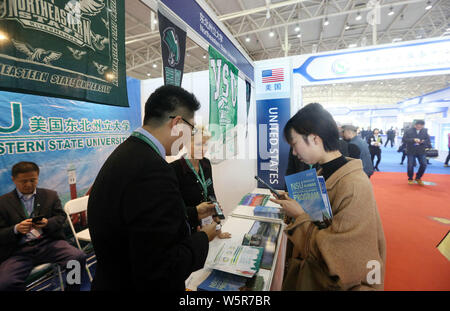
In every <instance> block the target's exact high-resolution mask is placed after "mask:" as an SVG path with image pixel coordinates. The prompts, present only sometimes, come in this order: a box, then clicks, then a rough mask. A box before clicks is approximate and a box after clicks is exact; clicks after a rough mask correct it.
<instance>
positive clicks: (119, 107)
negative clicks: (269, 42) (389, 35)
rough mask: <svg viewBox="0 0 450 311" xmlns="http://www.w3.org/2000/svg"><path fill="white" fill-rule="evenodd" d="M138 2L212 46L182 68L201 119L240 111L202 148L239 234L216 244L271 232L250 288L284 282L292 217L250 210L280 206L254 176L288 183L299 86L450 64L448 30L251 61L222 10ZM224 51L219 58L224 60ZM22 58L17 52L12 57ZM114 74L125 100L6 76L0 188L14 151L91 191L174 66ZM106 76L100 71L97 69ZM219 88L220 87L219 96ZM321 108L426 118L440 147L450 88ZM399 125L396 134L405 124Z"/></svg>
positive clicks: (7, 185)
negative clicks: (144, 75)
mask: <svg viewBox="0 0 450 311" xmlns="http://www.w3.org/2000/svg"><path fill="white" fill-rule="evenodd" d="M142 2H143V3H145V4H146V5H148V6H149V7H150V8H151V9H152V10H153V11H154V12H161V13H162V14H164V16H166V18H167V19H169V20H170V21H171V22H172V23H174V24H176V25H177V26H179V27H180V28H182V29H183V30H184V31H185V32H186V35H187V37H189V38H190V39H191V40H193V41H194V42H195V43H196V44H198V45H199V46H200V47H202V48H203V49H204V50H205V51H208V53H209V58H208V59H205V60H204V61H205V63H206V62H208V64H209V70H208V71H200V72H191V73H184V74H183V73H181V77H182V80H181V86H182V87H183V88H184V89H186V90H188V91H189V92H192V93H193V94H194V95H195V96H196V97H197V99H198V100H199V102H200V103H201V108H200V110H199V111H198V112H197V114H196V116H195V122H196V124H198V125H203V126H206V127H211V126H212V124H218V123H219V121H218V120H219V119H220V116H222V113H224V112H223V111H228V112H229V111H232V112H231V114H233V116H232V117H230V118H226V119H227V120H228V121H227V122H226V124H225V125H224V124H223V123H222V122H221V121H220V124H221V126H222V127H223V132H222V134H223V135H224V136H220V138H219V139H218V140H219V142H220V144H219V150H218V149H215V150H210V151H209V153H207V154H206V157H208V158H210V160H211V163H212V167H213V180H214V189H215V193H216V196H217V199H218V201H219V202H220V204H221V207H222V208H223V211H224V214H225V217H226V218H225V220H223V224H222V231H224V232H230V233H231V235H232V237H231V239H229V240H227V241H225V240H220V239H218V238H216V239H215V240H214V241H212V242H211V243H210V253H211V254H216V253H217V252H219V250H220V248H221V247H223V244H224V243H231V244H233V243H234V244H242V242H243V241H244V240H245V238H246V236H247V235H248V234H250V235H252V234H257V233H258V234H260V235H261V234H262V236H263V237H265V239H264V242H263V244H260V245H261V246H263V247H264V252H265V253H264V254H266V253H267V255H263V256H266V258H269V259H268V261H267V262H265V266H264V267H261V268H260V269H259V271H258V272H257V273H256V274H255V275H252V276H254V277H255V278H254V280H256V281H255V282H256V283H257V284H256V285H255V284H253V285H252V286H250V288H251V289H253V290H280V289H281V284H282V281H283V273H284V262H285V259H286V258H285V248H286V235H285V234H284V233H283V229H284V227H285V224H284V222H283V221H282V219H281V218H280V217H279V216H273V215H272V216H260V215H258V214H256V213H255V212H254V207H255V206H256V205H258V206H259V205H263V206H266V207H274V208H277V207H278V206H277V205H276V204H273V203H271V202H270V201H268V197H269V196H270V191H269V190H268V189H266V187H265V186H264V185H263V184H262V183H261V182H257V181H256V180H255V178H254V176H258V177H260V178H261V179H262V180H263V181H265V182H266V183H268V184H270V185H271V186H273V187H274V188H275V189H280V190H284V189H285V187H286V184H285V178H284V177H285V172H286V169H287V159H288V156H289V145H288V144H287V142H286V141H285V139H284V137H283V127H284V125H285V123H286V122H287V121H288V120H289V118H290V117H291V116H292V115H294V114H295V113H296V112H297V111H298V110H299V109H300V108H301V107H302V106H303V105H305V104H307V103H308V102H309V100H310V99H311V97H306V98H305V97H304V94H303V93H307V92H308V91H307V88H311V87H315V86H324V85H330V87H331V88H332V87H333V86H336V87H337V86H339V85H341V84H352V83H355V84H358V83H367V84H368V85H369V87H370V85H371V83H374V82H375V81H376V82H379V81H390V80H392V81H394V80H395V79H405V78H415V77H425V76H435V75H448V74H450V38H448V37H442V38H437V39H426V40H417V41H412V42H402V43H395V44H388V45H382V46H371V47H362V48H356V49H345V50H339V51H333V52H324V53H317V54H310V55H298V56H292V57H286V58H280V59H270V60H265V61H258V62H253V61H252V60H251V59H250V57H249V56H248V55H247V54H246V53H245V51H243V50H242V48H241V47H240V46H239V44H238V43H237V42H236V40H235V39H234V38H233V37H232V35H231V34H230V33H229V31H227V30H226V28H225V27H224V26H223V24H222V23H221V22H220V21H218V20H217V18H216V17H215V15H214V14H211V12H209V9H208V8H207V7H205V6H202V5H199V3H198V1H194V0H189V1H188V0H184V1H182V3H180V1H175V0H163V1H160V2H159V4H158V3H157V2H156V1H152V0H143V1H142ZM118 23H119V28H120V26H122V27H124V25H123V24H122V25H121V24H120V19H119V21H118ZM116 27H117V25H116ZM122 36H123V34H122ZM116 39H117V38H116ZM73 40H74V41H75V40H76V38H74V39H73ZM111 42H113V40H112V39H111ZM0 44H1V43H0ZM119 45H120V44H119ZM97 50H100V49H97ZM97 52H98V51H97ZM121 53H123V51H121ZM183 53H184V51H183ZM8 59H10V58H8V57H5V55H3V54H2V53H1V51H0V62H2V61H3V62H5V64H6V60H8ZM219 59H220V60H221V62H220V64H219V62H218V61H217V60H219ZM15 61H18V62H20V61H19V60H17V59H16V60H15ZM72 61H73V60H72ZM23 63H27V62H25V61H23ZM224 65H226V67H225V66H224ZM1 66H3V67H1ZM116 66H118V65H117V64H116ZM110 67H112V68H115V65H114V64H111V65H110ZM119 67H120V66H119ZM224 68H226V69H224ZM47 69H48V68H47ZM6 70H7V69H6V65H4V64H3V63H0V78H3V77H6V76H8V77H12V74H11V73H9V74H7V73H6ZM52 70H53V68H52ZM217 71H218V73H217ZM96 72H97V71H96ZM94 74H95V72H94V73H92V72H91V73H89V75H94ZM112 74H113V75H116V77H115V78H117V77H118V76H121V77H122V78H125V79H124V80H123V81H120V79H115V78H112V80H114V83H115V84H116V86H117V85H119V86H120V85H121V86H122V87H125V88H126V90H127V92H126V93H127V98H128V99H127V101H128V104H129V105H126V104H125V103H123V102H121V103H116V104H114V103H112V102H108V101H110V100H112V99H111V98H118V97H120V96H123V94H120V95H117V94H118V93H110V94H109V98H106V99H99V97H95V96H94V97H89V96H86V95H83V92H82V91H80V93H79V98H73V97H71V98H68V97H70V96H69V95H68V93H70V91H69V92H67V90H66V94H62V96H58V98H56V97H53V96H55V92H58V90H49V91H48V92H43V93H45V94H44V95H47V96H48V97H47V96H42V95H38V93H39V89H36V90H35V91H34V92H31V93H30V92H25V91H24V90H23V89H18V88H17V87H16V85H12V84H11V85H10V89H11V91H8V89H7V87H6V86H4V85H2V89H1V91H0V164H1V165H0V194H4V193H7V192H10V191H12V190H13V189H14V185H13V184H12V183H11V173H10V169H11V167H12V165H13V164H15V163H17V162H19V161H33V162H36V163H39V167H40V169H41V175H40V187H43V188H49V189H53V190H55V191H57V192H58V195H59V197H60V198H61V202H62V204H63V206H64V204H65V203H67V202H68V201H70V200H73V199H76V198H79V197H83V196H85V195H88V194H89V190H90V188H91V186H92V184H93V182H94V180H95V178H96V176H97V174H98V172H99V170H100V168H101V167H102V165H103V163H104V161H105V160H106V159H107V158H108V156H109V155H110V154H111V152H112V151H113V150H114V149H115V148H116V147H117V146H118V145H119V144H120V143H122V142H123V141H124V140H125V139H127V137H129V136H130V134H131V133H132V132H133V131H134V130H135V129H137V128H138V127H140V126H141V125H142V120H143V117H144V116H143V114H144V107H145V102H146V100H147V99H148V97H149V95H150V94H152V93H153V91H154V90H156V89H157V88H158V87H160V86H162V85H164V83H165V80H166V79H168V77H169V76H168V74H167V73H164V77H161V78H156V79H147V80H141V81H140V80H137V79H133V78H130V77H128V78H126V77H125V69H124V68H122V69H119V70H116V71H115V72H113V73H112ZM86 75H88V73H86ZM181 77H180V79H181ZM99 79H100V78H98V77H96V78H95V79H94V80H96V81H97V80H99ZM102 79H103V78H102ZM125 80H126V81H125ZM102 81H103V80H102ZM104 81H108V79H105V80H104ZM59 82H61V81H59ZM74 83H75V82H74ZM99 83H100V82H99ZM102 83H107V82H102ZM114 83H112V84H114ZM63 84H64V83H63V82H61V83H60V85H61V86H63V88H67V87H68V84H64V85H63ZM69 84H70V83H69ZM225 89H226V91H224V90H225ZM12 91H13V92H12ZM91 91H92V90H91ZM117 92H119V90H118V91H117ZM121 92H123V90H122V91H121ZM216 92H217V93H221V92H223V94H219V95H217V96H215V95H214V93H216ZM86 93H89V92H86ZM225 93H226V94H225ZM122 99H123V98H122V97H121V98H120V99H116V100H115V101H120V100H122ZM221 100H223V101H221ZM319 103H320V101H319ZM223 107H225V108H226V109H222V108H223ZM324 107H325V108H326V109H328V110H329V111H330V112H331V113H332V115H333V116H334V117H335V119H336V120H337V121H339V122H340V123H342V124H348V123H353V124H354V125H357V126H360V127H364V126H367V125H370V126H371V128H375V127H379V128H383V129H388V128H390V127H396V128H398V129H402V128H403V127H404V125H405V124H406V123H410V122H412V121H413V120H414V119H419V118H423V119H425V122H426V127H427V128H428V129H429V133H430V135H431V136H433V141H434V147H435V148H436V149H438V150H439V152H440V157H443V158H445V156H446V152H448V146H447V144H448V140H447V135H448V134H449V133H450V115H449V114H448V109H449V107H450V88H444V89H441V90H435V91H433V92H429V93H426V94H422V95H421V96H418V97H414V98H404V99H403V100H401V101H399V102H398V103H396V104H395V105H390V106H389V107H382V108H380V107H365V108H357V107H356V106H355V105H345V104H343V105H339V104H335V105H330V106H329V107H327V105H326V104H324ZM355 107H356V108H355ZM222 127H221V129H222ZM398 136H400V137H401V134H399V135H398ZM216 147H217V145H216ZM220 147H222V149H220ZM183 153H185V150H182V151H181V152H180V153H179V154H178V155H177V156H173V157H167V161H168V162H171V161H173V160H175V159H177V158H179V157H180V156H182V155H183ZM224 155H225V156H224ZM111 190H112V191H113V189H111ZM252 195H254V196H258V195H259V196H264V198H265V199H264V203H261V202H259V203H260V204H256V205H255V204H252V203H251V202H250V203H249V202H247V201H245V198H246V197H247V198H248V197H249V196H252ZM246 202H247V203H246ZM258 226H263V227H264V228H266V227H267V228H269V229H267V228H266V229H264V230H266V231H264V230H263V231H264V232H265V233H267V235H266V236H265V235H264V234H265V233H261V232H258V228H259V227H258ZM247 245H251V244H247ZM255 245H256V244H255ZM263 262H264V257H263ZM207 263H208V264H209V265H208V266H205V268H204V269H201V270H199V271H196V272H194V273H193V274H192V275H191V276H190V277H189V278H188V279H187V280H186V288H187V290H197V289H198V287H199V286H200V285H201V284H202V283H203V282H204V281H205V280H207V279H208V277H209V276H210V275H211V273H212V271H213V269H214V263H211V262H209V261H207ZM258 277H259V278H258ZM247 286H248V284H247Z"/></svg>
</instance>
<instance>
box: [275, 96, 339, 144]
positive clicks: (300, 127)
mask: <svg viewBox="0 0 450 311" xmlns="http://www.w3.org/2000/svg"><path fill="white" fill-rule="evenodd" d="M291 129H292V130H294V131H296V132H297V133H298V134H300V135H302V136H303V139H304V140H305V142H306V143H308V141H307V139H306V138H307V137H308V135H309V134H315V135H317V136H319V137H320V138H321V139H322V141H323V148H324V149H325V151H327V152H330V151H335V150H338V149H339V132H338V129H337V125H336V122H335V121H334V119H333V117H332V116H331V114H330V113H329V112H328V111H326V110H325V109H324V108H323V107H322V105H320V104H318V103H311V104H308V105H306V106H305V107H303V108H302V109H300V110H299V111H298V112H297V113H296V114H295V115H294V116H293V117H292V118H291V119H289V121H288V122H287V123H286V125H285V127H284V138H285V139H286V140H287V142H288V143H291V142H292V136H291Z"/></svg>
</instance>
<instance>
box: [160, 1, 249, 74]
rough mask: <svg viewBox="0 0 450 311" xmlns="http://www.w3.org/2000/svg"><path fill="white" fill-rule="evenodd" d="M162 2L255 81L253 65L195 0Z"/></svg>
mask: <svg viewBox="0 0 450 311" xmlns="http://www.w3.org/2000/svg"><path fill="white" fill-rule="evenodd" d="M161 2H162V3H164V4H165V5H166V6H167V7H168V8H169V9H171V10H172V11H173V12H174V13H175V14H177V15H178V16H179V17H180V18H181V19H182V20H183V21H184V22H185V23H186V24H188V25H189V26H190V27H191V28H192V29H193V30H194V31H195V32H197V33H198V34H199V35H200V36H202V37H203V38H204V39H205V40H206V41H207V42H209V44H211V45H212V46H213V47H214V48H215V49H216V50H217V51H219V52H220V53H221V54H222V55H223V56H225V57H226V58H227V59H228V60H229V61H230V62H232V63H233V64H234V65H235V66H236V67H238V68H239V70H241V71H242V72H243V73H244V74H245V75H246V76H247V77H248V78H249V79H251V80H252V81H253V79H254V78H253V65H252V64H251V63H250V62H249V61H248V60H247V58H245V56H244V55H243V54H242V53H241V52H240V51H239V50H238V49H237V48H236V46H235V45H234V44H233V42H231V40H230V39H228V37H227V36H226V34H224V33H223V32H222V30H220V28H219V27H218V26H217V25H216V23H214V22H213V21H212V20H211V18H210V17H209V16H208V14H207V13H206V12H205V11H204V10H203V9H202V8H201V7H200V5H199V4H198V3H197V2H196V1H195V0H183V1H180V0H162V1H161Z"/></svg>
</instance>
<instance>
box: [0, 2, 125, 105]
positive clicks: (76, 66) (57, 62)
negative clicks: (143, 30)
mask: <svg viewBox="0 0 450 311" xmlns="http://www.w3.org/2000/svg"><path fill="white" fill-rule="evenodd" d="M124 11H125V8H124V2H123V1H117V0H80V1H75V0H41V1H22V0H3V1H0V34H1V35H2V37H3V39H0V89H3V90H6V91H13V92H22V93H33V94H38V95H48V96H54V97H63V98H69V99H77V100H84V101H89V102H95V103H102V104H108V105H115V106H125V107H128V100H127V87H126V73H125V43H124V42H125V23H124V20H125V16H124Z"/></svg>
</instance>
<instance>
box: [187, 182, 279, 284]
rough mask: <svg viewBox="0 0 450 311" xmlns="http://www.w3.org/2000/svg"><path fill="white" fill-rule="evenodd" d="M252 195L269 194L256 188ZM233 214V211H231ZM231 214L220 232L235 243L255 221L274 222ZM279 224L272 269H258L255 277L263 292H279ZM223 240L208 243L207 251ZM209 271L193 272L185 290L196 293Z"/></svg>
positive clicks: (205, 269) (204, 269) (217, 239)
mask: <svg viewBox="0 0 450 311" xmlns="http://www.w3.org/2000/svg"><path fill="white" fill-rule="evenodd" d="M252 193H261V194H270V192H269V191H268V190H267V189H260V188H256V189H255V190H254V191H252ZM267 206H273V207H276V204H274V203H272V202H268V203H267ZM233 212H234V211H233ZM233 212H232V213H231V215H230V216H228V217H227V218H226V219H225V220H224V221H223V223H222V232H229V233H231V239H230V240H234V241H236V242H238V243H239V242H242V240H243V238H244V235H245V234H246V233H247V232H249V230H250V229H251V228H252V226H253V224H254V223H255V221H270V220H272V222H276V221H274V220H273V219H270V218H267V219H266V218H265V217H263V218H264V219H261V217H256V218H253V219H252V218H251V216H250V215H244V216H243V217H239V214H238V213H234V214H233ZM279 223H281V230H280V232H279V235H278V239H277V247H276V250H275V254H274V259H273V263H272V268H271V269H270V270H267V269H259V271H258V273H257V275H258V276H262V277H263V278H264V289H263V290H264V291H269V290H281V282H282V278H283V271H284V258H285V256H284V250H285V243H286V242H285V241H286V239H285V238H284V236H285V235H284V233H283V229H284V226H285V225H284V224H283V223H282V222H279ZM222 241H223V240H221V239H219V238H218V237H216V238H215V239H214V240H213V241H211V242H210V245H209V250H210V251H214V249H215V248H216V247H218V245H219V244H220V243H221V242H222ZM280 249H281V250H282V251H283V254H280ZM211 271H212V270H211V269H208V268H203V269H200V270H198V271H195V272H193V273H192V274H191V275H190V276H189V277H188V279H187V280H186V282H185V284H186V289H187V290H189V291H196V290H197V287H198V285H199V284H201V283H202V282H203V281H204V280H205V279H206V278H207V277H208V276H209V275H210V273H211Z"/></svg>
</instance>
